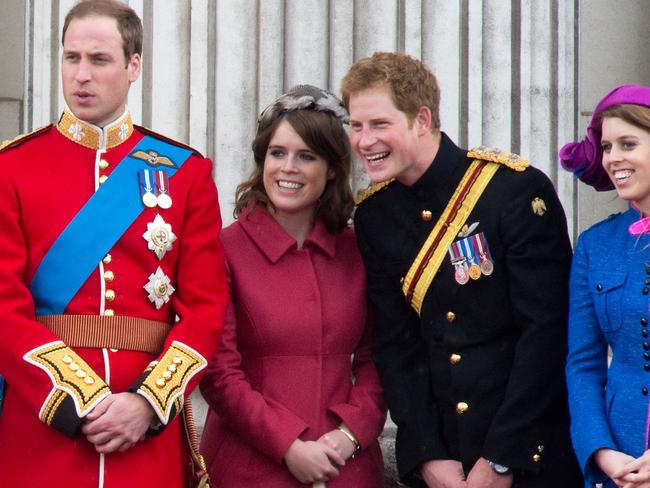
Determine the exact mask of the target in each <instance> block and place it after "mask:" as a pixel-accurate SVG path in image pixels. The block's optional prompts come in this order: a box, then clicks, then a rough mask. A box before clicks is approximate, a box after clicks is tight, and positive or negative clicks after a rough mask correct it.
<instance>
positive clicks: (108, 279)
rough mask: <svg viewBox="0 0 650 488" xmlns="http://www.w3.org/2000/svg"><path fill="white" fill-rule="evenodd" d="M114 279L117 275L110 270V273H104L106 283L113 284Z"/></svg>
mask: <svg viewBox="0 0 650 488" xmlns="http://www.w3.org/2000/svg"><path fill="white" fill-rule="evenodd" d="M114 279H115V274H114V273H113V272H112V271H111V270H110V269H109V270H108V271H104V281H106V282H107V283H111V282H112V281H113V280H114Z"/></svg>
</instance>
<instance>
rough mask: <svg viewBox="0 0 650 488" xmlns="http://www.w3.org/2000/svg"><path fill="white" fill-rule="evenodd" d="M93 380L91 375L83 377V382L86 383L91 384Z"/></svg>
mask: <svg viewBox="0 0 650 488" xmlns="http://www.w3.org/2000/svg"><path fill="white" fill-rule="evenodd" d="M94 382H95V380H94V379H93V378H92V376H86V377H85V378H84V383H86V384H87V385H92V384H93V383H94Z"/></svg>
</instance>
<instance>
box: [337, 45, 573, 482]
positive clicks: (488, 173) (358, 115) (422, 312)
mask: <svg viewBox="0 0 650 488" xmlns="http://www.w3.org/2000/svg"><path fill="white" fill-rule="evenodd" d="M342 91H343V100H344V102H345V104H346V105H347V107H348V109H349V111H350V126H351V132H350V140H351V143H352V147H353V148H354V150H355V152H356V153H357V155H358V157H359V158H360V159H361V161H362V162H363V164H364V166H365V169H366V171H367V173H368V175H369V177H370V179H371V180H372V181H373V183H375V186H373V187H371V188H370V189H368V190H367V191H366V192H365V194H364V195H362V196H361V197H360V199H359V200H360V203H359V207H358V209H357V212H356V216H355V228H356V233H357V239H358V242H359V247H360V249H361V252H362V254H363V257H364V260H365V263H366V267H367V272H368V293H369V296H370V300H371V302H372V304H373V305H374V307H375V309H376V312H377V313H376V317H377V320H376V326H375V332H374V342H375V344H374V357H375V360H376V362H377V365H378V367H379V370H380V373H381V377H382V383H383V387H384V390H385V395H386V399H387V402H388V405H389V408H390V412H391V416H392V418H393V420H394V421H395V422H396V424H397V427H398V432H397V441H396V442H397V463H398V468H399V471H400V474H401V476H402V478H403V479H404V480H405V481H406V482H407V483H409V484H410V485H411V486H419V487H424V486H427V487H430V488H433V487H436V488H438V487H441V488H442V487H444V488H448V487H449V488H456V487H468V488H477V487H496V488H508V487H517V488H532V487H535V488H537V487H539V488H542V487H543V488H549V487H561V488H573V487H576V488H577V487H581V486H582V481H581V477H580V473H579V470H578V467H577V464H576V462H575V458H574V456H573V451H572V449H571V445H570V440H569V434H568V423H569V419H568V413H567V405H566V393H565V381H564V361H565V354H566V337H565V336H566V313H567V279H568V274H569V264H570V260H571V248H570V243H569V239H568V236H567V229H566V220H565V216H564V213H563V210H562V207H561V205H560V202H559V200H558V198H557V195H556V193H555V190H554V188H553V185H552V184H551V182H550V181H549V180H548V178H547V177H546V176H545V175H544V174H543V173H542V172H541V171H539V170H537V169H535V168H533V167H530V166H529V164H528V162H527V161H524V160H522V159H521V158H519V157H518V156H516V155H514V154H510V153H505V152H501V151H498V150H489V149H487V148H484V147H481V148H477V149H475V150H472V151H470V152H468V151H466V150H463V149H460V148H458V147H457V146H456V145H455V144H454V143H453V142H452V141H451V140H450V139H449V137H447V135H445V134H444V133H442V132H441V131H440V123H439V118H438V107H439V90H438V86H437V82H436V80H435V77H434V76H433V74H432V73H431V72H430V71H429V70H428V69H427V68H426V67H425V66H424V65H423V64H422V63H421V62H420V61H418V60H416V59H414V58H411V57H409V56H407V55H404V54H398V53H375V54H374V55H373V56H371V57H369V58H365V59H362V60H360V61H358V62H357V63H355V64H354V65H353V66H352V67H351V68H350V70H349V71H348V73H347V75H346V76H345V77H344V79H343V83H342Z"/></svg>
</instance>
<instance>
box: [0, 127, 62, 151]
mask: <svg viewBox="0 0 650 488" xmlns="http://www.w3.org/2000/svg"><path fill="white" fill-rule="evenodd" d="M50 127H52V124H50V125H45V126H43V127H39V128H38V129H35V130H33V131H31V132H28V133H27V134H21V135H19V136H18V137H15V138H13V139H9V140H6V141H4V142H3V143H2V144H0V152H2V151H4V150H6V149H9V148H12V147H16V146H20V145H21V144H22V143H23V142H25V141H28V140H29V139H31V138H33V137H35V136H37V135H39V134H41V133H42V132H45V131H46V130H47V129H49V128H50Z"/></svg>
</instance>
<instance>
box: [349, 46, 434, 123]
mask: <svg viewBox="0 0 650 488" xmlns="http://www.w3.org/2000/svg"><path fill="white" fill-rule="evenodd" d="M378 86H386V87H388V89H389V91H390V93H391V97H392V99H393V103H394V104H395V107H397V109H398V110H400V111H401V112H404V113H405V114H406V117H407V118H408V120H409V121H413V119H415V116H416V115H417V114H418V111H419V110H420V107H422V106H425V107H428V108H429V110H430V111H431V132H436V131H437V130H438V129H439V128H440V88H439V87H438V81H437V80H436V77H435V76H434V75H433V73H432V72H431V70H429V68H427V67H426V66H425V65H424V63H422V61H420V60H419V59H416V58H414V57H412V56H409V55H408V54H404V53H398V52H376V53H374V54H373V55H372V56H370V57H367V58H363V59H360V60H359V61H357V62H356V63H354V64H353V65H352V66H351V67H350V69H349V70H348V72H347V74H346V75H345V76H344V77H343V81H342V82H341V94H342V99H343V104H344V105H345V107H346V108H347V109H349V108H350V96H351V95H353V94H355V93H358V92H361V91H364V90H368V89H370V88H375V87H378Z"/></svg>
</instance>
